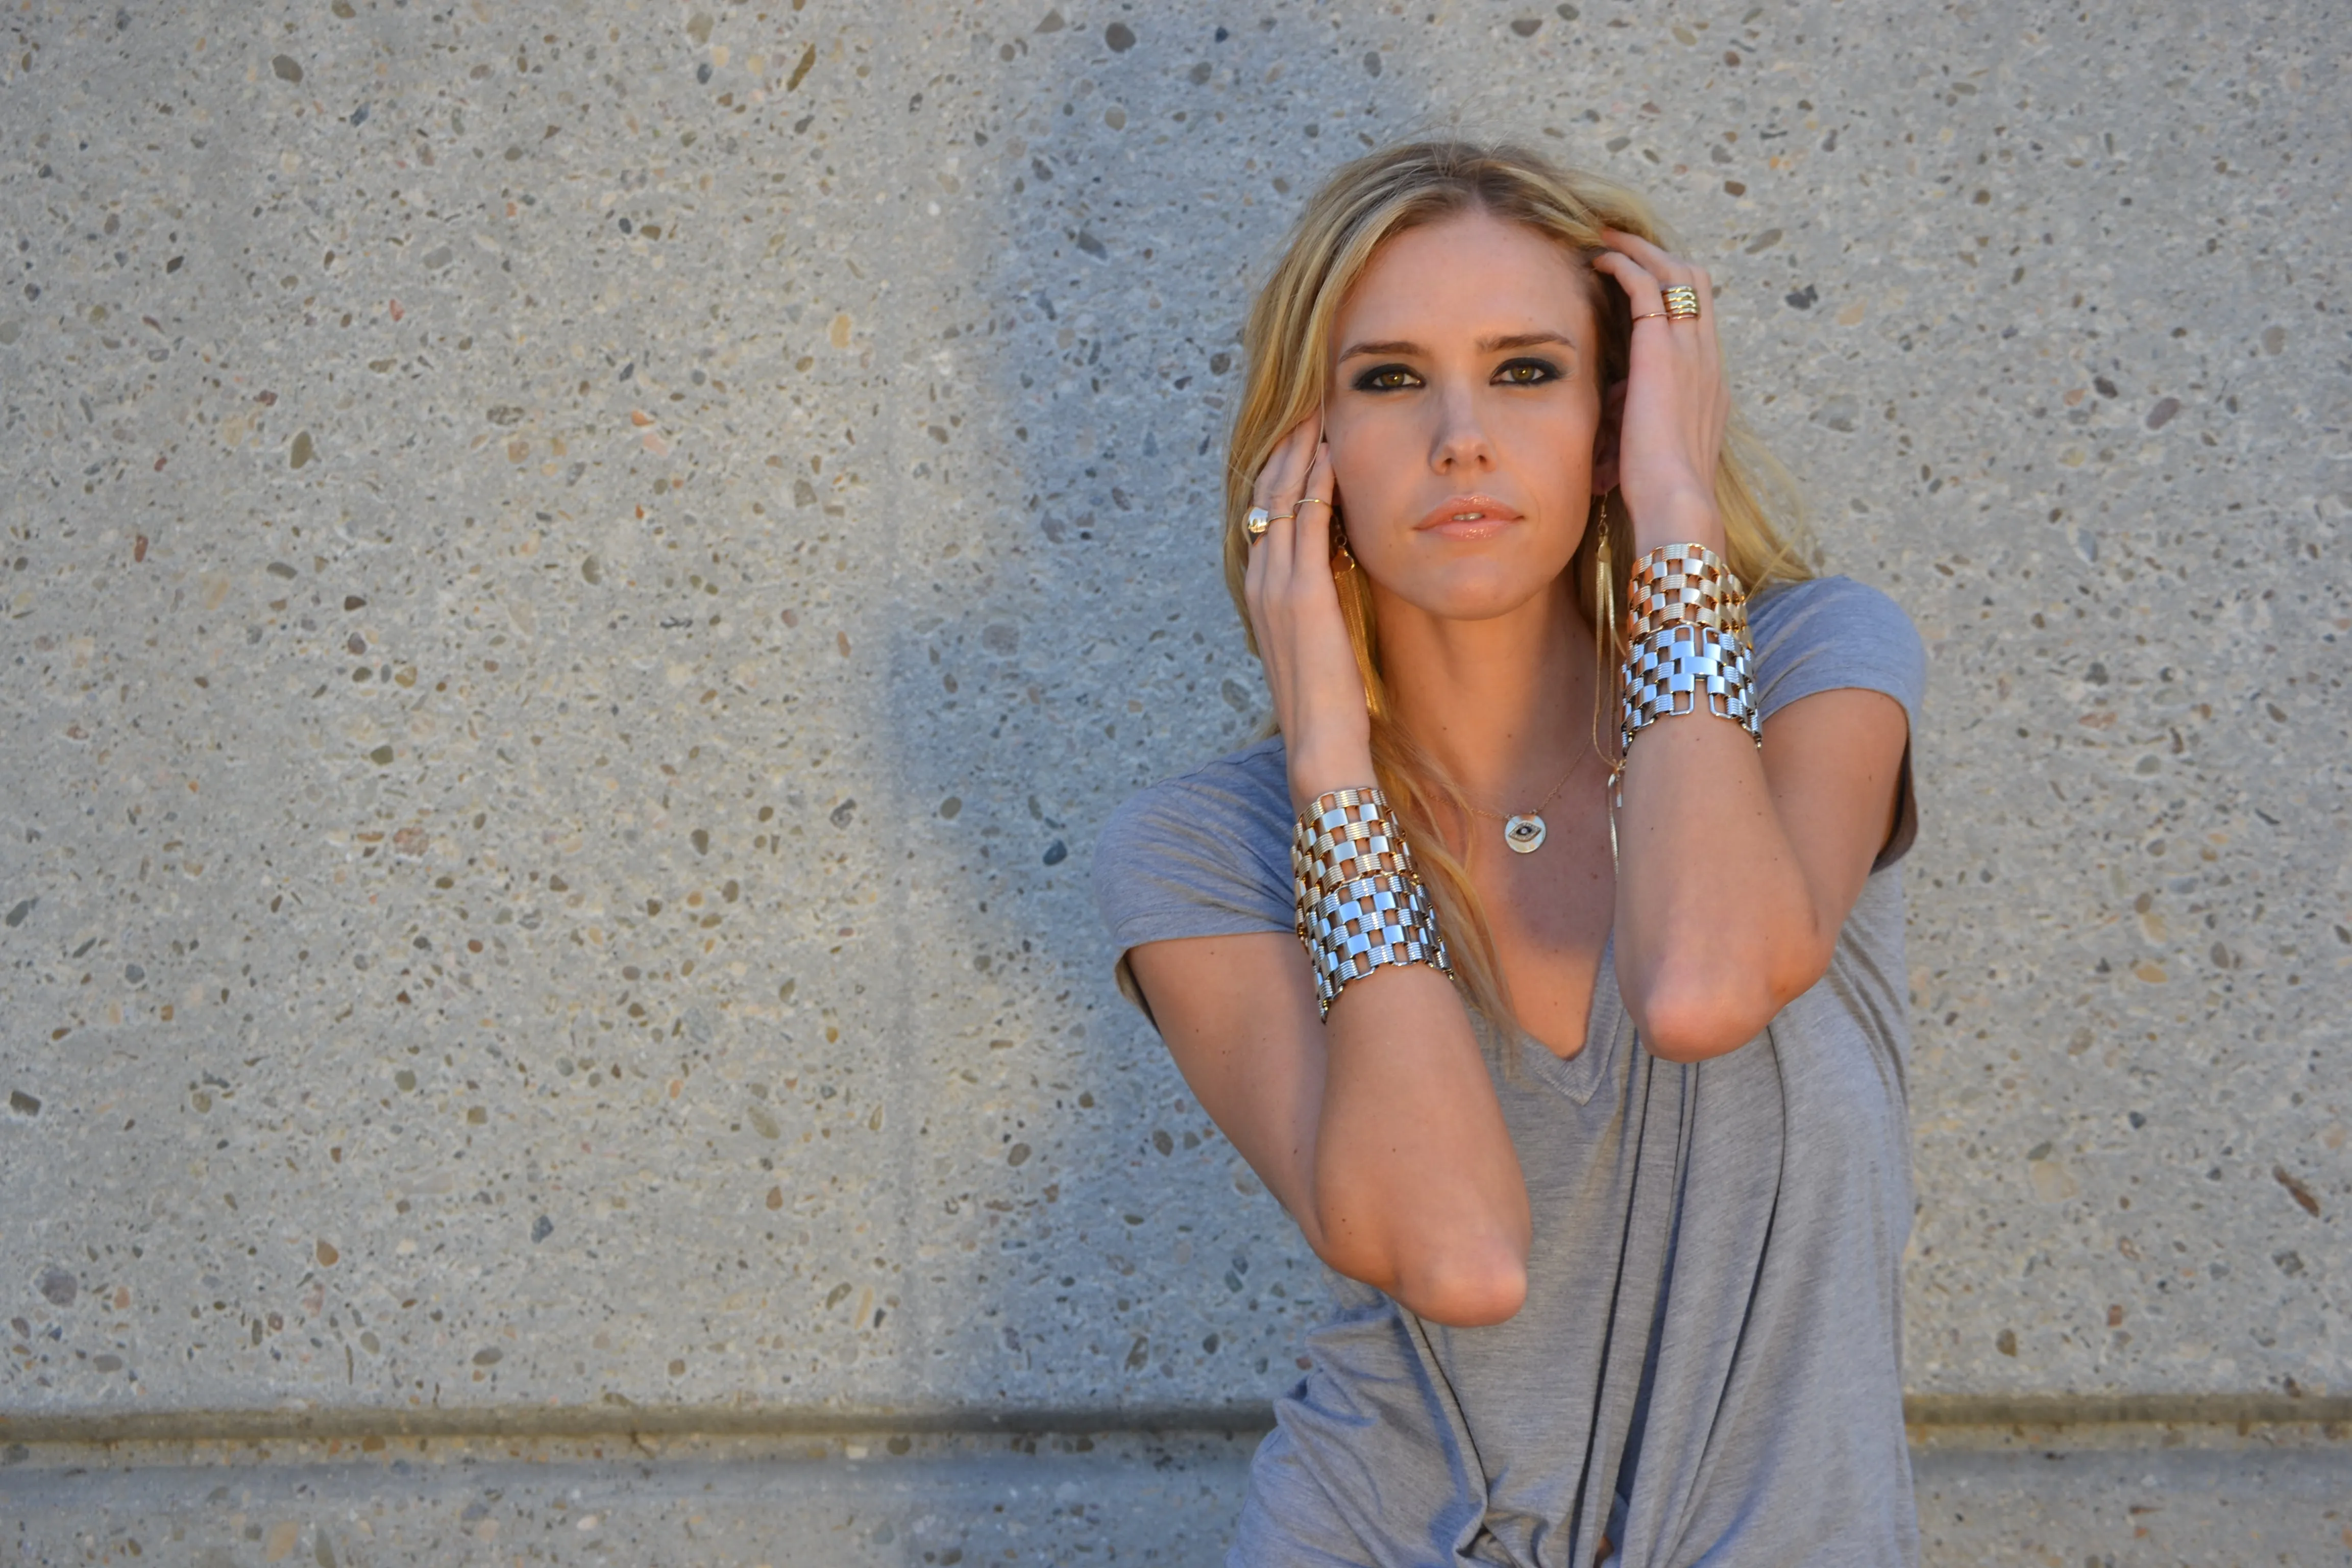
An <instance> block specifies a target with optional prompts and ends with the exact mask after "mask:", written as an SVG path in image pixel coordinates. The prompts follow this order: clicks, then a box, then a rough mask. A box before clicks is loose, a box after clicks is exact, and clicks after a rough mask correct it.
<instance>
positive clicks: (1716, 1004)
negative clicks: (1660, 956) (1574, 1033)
mask: <svg viewBox="0 0 2352 1568" xmlns="http://www.w3.org/2000/svg"><path fill="white" fill-rule="evenodd" d="M1728 967H1729V966H1722V967H1715V968H1714V969H1713V971H1712V972H1711V973H1681V974H1673V973H1669V974H1664V975H1660V976H1658V977H1656V979H1655V980H1654V982H1653V983H1652V984H1648V985H1646V986H1643V987H1642V988H1641V991H1640V994H1637V995H1633V996H1628V997H1627V998H1626V999H1625V1003H1626V1010H1627V1011H1628V1012H1630V1013H1632V1014H1633V1020H1634V1023H1635V1024H1636V1025H1637V1026H1639V1027H1640V1030H1641V1035H1642V1041H1643V1044H1644V1045H1645V1046H1647V1047H1649V1051H1650V1054H1651V1055H1652V1056H1654V1057H1657V1058H1661V1059H1663V1060H1665V1061H1670V1062H1703V1061H1706V1060H1707V1059H1708V1058H1712V1057H1719V1056H1725V1055H1727V1054H1729V1053H1730V1052H1732V1051H1736V1050H1738V1048H1739V1047H1742V1046H1744V1045H1746V1044H1747V1043H1748V1041H1750V1040H1752V1039H1754V1038H1755V1037H1757V1036H1759V1035H1760V1034H1762V1033H1763V1032H1764V1028H1765V1026H1766V1025H1768V1024H1769V1023H1771V1021H1772V1019H1773V1018H1774V1016H1777V1015H1778V1014H1779V1013H1780V1009H1781V1008H1782V1007H1784V1006H1786V1005H1788V1004H1789V1003H1790V1001H1792V1000H1794V999H1795V998H1796V997H1797V996H1799V995H1801V994H1803V993H1804V992H1805V990H1806V989H1808V988H1809V987H1810V986H1811V984H1813V982H1814V981H1816V980H1818V979H1820V978H1821V975H1820V973H1808V974H1805V975H1802V976H1798V975H1778V976H1769V977H1763V978H1759V979H1753V980H1750V979H1746V978H1744V977H1743V978H1735V977H1734V976H1733V975H1731V974H1727V973H1726V969H1727V968H1728Z"/></svg>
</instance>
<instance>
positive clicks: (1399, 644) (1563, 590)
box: [1374, 575, 1593, 813]
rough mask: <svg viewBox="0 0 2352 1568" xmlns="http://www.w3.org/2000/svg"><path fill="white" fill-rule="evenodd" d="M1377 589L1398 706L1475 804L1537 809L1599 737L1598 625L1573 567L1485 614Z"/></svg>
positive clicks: (1385, 666)
mask: <svg viewBox="0 0 2352 1568" xmlns="http://www.w3.org/2000/svg"><path fill="white" fill-rule="evenodd" d="M1375 595H1376V601H1377V602H1376V605H1375V608H1374V615H1375V619H1376V625H1377V626H1378V627H1379V634H1380V651H1381V675H1382V679H1383V681H1384V683H1385V684H1386V686H1387V688H1388V697H1389V704H1390V710H1391V712H1392V713H1393V714H1394V715H1395V718H1396V721H1397V722H1398V724H1400V725H1401V726H1402V728H1403V729H1404V731H1406V733H1408V734H1410V735H1411V736H1412V738H1413V740H1414V741H1415V742H1418V743H1419V744H1420V746H1421V747H1422V749H1423V751H1425V752H1428V753H1429V755H1430V757H1431V758H1432V759H1433V761H1434V762H1435V763H1437V764H1438V766H1440V767H1441V768H1443V769H1444V771H1445V772H1446V773H1447V774H1448V776H1450V777H1451V778H1452V779H1453V780H1454V784H1457V785H1458V786H1460V788H1461V789H1462V790H1463V791H1464V792H1465V794H1466V795H1468V796H1469V798H1470V801H1471V803H1472V804H1473V805H1476V806H1478V807H1479V808H1481V809H1482V810H1492V811H1499V812H1504V813H1509V812H1515V811H1524V810H1527V809H1528V808H1530V807H1532V806H1533V805H1535V803H1536V801H1537V799H1538V797H1539V796H1541V795H1543V794H1544V792H1545V791H1547V790H1549V789H1550V788H1551V787H1552V786H1553V785H1554V784H1558V783H1559V780H1560V777H1561V775H1562V774H1564V773H1567V772H1568V771H1569V770H1570V769H1571V768H1572V767H1574V766H1576V765H1577V763H1579V762H1580V759H1581V756H1582V754H1583V752H1586V751H1587V750H1589V749H1590V747H1591V730H1592V724H1593V718H1592V701H1593V696H1592V691H1593V686H1592V679H1593V675H1592V672H1593V652H1592V627H1591V622H1590V620H1589V619H1588V617H1587V616H1585V615H1584V613H1583V611H1582V610H1581V609H1580V607H1579V606H1578V605H1577V603H1576V597H1575V595H1573V594H1572V593H1571V592H1570V588H1569V582H1568V578H1567V577H1566V576H1565V575H1563V576H1561V577H1560V578H1559V580H1558V581H1557V582H1556V583H1554V584H1553V585H1552V587H1551V589H1550V590H1549V591H1548V592H1546V593H1543V594H1538V595H1536V596H1535V597H1533V598H1531V599H1529V600H1528V602H1527V603H1526V604H1524V605H1520V606H1519V607H1518V608H1517V609H1514V610H1511V611H1508V612H1507V613H1506V614H1503V615H1500V616H1493V617H1491V618H1489V619H1486V620H1476V621H1456V620H1445V619H1442V618H1440V617H1438V616H1432V615H1430V614H1428V613H1427V612H1425V611H1423V610H1421V609H1418V608H1416V607H1415V606H1413V605H1409V604H1406V603H1404V602H1403V601H1402V600H1400V599H1397V598H1395V597H1393V596H1392V595H1387V594H1381V593H1380V592H1379V591H1378V590H1377V589H1376V590H1375Z"/></svg>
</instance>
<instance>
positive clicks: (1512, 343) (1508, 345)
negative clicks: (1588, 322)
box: [1339, 331, 1576, 361]
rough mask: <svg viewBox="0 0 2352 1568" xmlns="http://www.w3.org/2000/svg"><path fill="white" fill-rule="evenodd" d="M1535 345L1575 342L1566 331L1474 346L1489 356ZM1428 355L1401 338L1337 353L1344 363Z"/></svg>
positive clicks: (1516, 334)
mask: <svg viewBox="0 0 2352 1568" xmlns="http://www.w3.org/2000/svg"><path fill="white" fill-rule="evenodd" d="M1538 343H1558V344H1559V345H1560V346H1561V347H1563V348H1568V349H1574V348H1575V347H1576V340H1575V339H1574V338H1571V337H1570V336H1569V335H1568V334H1567V333H1566V332H1555V331H1533V332H1511V333H1508V334H1506V335H1505V336H1502V337H1495V338H1480V339H1479V340H1478V344H1477V347H1478V352H1479V353H1486V354H1491V353H1502V352H1503V351H1505V350H1506V349H1527V348H1533V347H1535V346H1536V345H1537V344H1538ZM1428 352H1429V351H1427V350H1426V349H1424V348H1423V347H1422V346H1421V345H1420V344H1419V343H1416V342H1408V341H1406V340H1405V339H1402V338H1395V339H1390V340H1388V341H1385V342H1364V343H1350V344H1349V346H1348V347H1347V348H1346V349H1344V350H1342V351H1341V352H1340V354H1339V358H1340V359H1341V360H1343V361H1344V360H1351V359H1354V358H1356V357H1357V356H1358V355H1360V354H1404V355H1408V356H1410V355H1416V354H1425V353H1428Z"/></svg>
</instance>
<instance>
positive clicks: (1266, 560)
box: [1242, 412, 1372, 807]
mask: <svg viewBox="0 0 2352 1568" xmlns="http://www.w3.org/2000/svg"><path fill="white" fill-rule="evenodd" d="M1251 500H1252V503H1253V504H1254V505H1256V506H1261V507H1264V508H1265V510H1266V511H1267V512H1268V513H1269V514H1270V516H1271V517H1272V519H1273V521H1272V522H1271V523H1270V524H1269V525H1268V527H1267V529H1266V531H1265V535H1264V537H1262V538H1260V539H1258V540H1257V541H1256V542H1254V543H1252V544H1251V546H1250V554H1249V570H1248V572H1247V573H1246V574H1244V577H1243V579H1242V589H1243V598H1244V602H1245V603H1246V604H1247V605H1248V606H1249V617H1250V629H1251V630H1252V631H1253V632H1255V634H1256V636H1257V651H1258V659H1259V662H1260V663H1261V664H1263V665H1264V666H1265V683H1266V687H1267V689H1269V690H1270V691H1271V692H1272V693H1273V696H1274V713H1275V720H1276V722H1277V723H1278V724H1280V725H1281V726H1282V735H1283V744H1284V749H1285V751H1286V752H1287V754H1288V758H1289V767H1290V796H1291V804H1292V805H1295V806H1302V807H1303V806H1304V805H1307V802H1309V801H1311V800H1313V799H1315V798H1316V797H1317V796H1318V795H1323V794H1326V793H1327V792H1328V791H1331V790H1335V789H1357V788H1361V787H1363V786H1364V785H1366V784H1370V783H1371V782H1372V722H1371V712H1370V707H1369V705H1368V703H1367V702H1366V700H1365V695H1364V679H1363V675H1362V672H1361V671H1360V670H1359V669H1358V668H1356V650H1355V646H1354V644H1352V643H1351V642H1350V641H1349V637H1348V623H1347V621H1346V619H1345V617H1343V616H1341V614H1340V612H1339V586H1338V584H1336V583H1335V582H1334V581H1333V579H1332V574H1331V500H1332V480H1331V451H1330V447H1328V445H1327V444H1326V443H1325V442H1324V440H1323V419H1322V415H1321V414H1320V413H1319V412H1318V413H1315V414H1310V415H1308V416H1307V417H1306V418H1304V419H1302V420H1300V421H1299V422H1298V423H1297V425H1295V426H1292V427H1291V429H1290V432H1289V433H1288V434H1287V435H1286V436H1285V437H1283V438H1282V440H1281V442H1280V444H1279V445H1277V446H1276V447H1275V449H1274V455H1273V456H1272V457H1270V458H1267V459H1266V462H1265V468H1261V469H1259V470H1258V476H1257V484H1256V486H1255V489H1254V491H1253V493H1252V497H1251Z"/></svg>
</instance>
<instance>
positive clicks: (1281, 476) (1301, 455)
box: [1254, 410, 1322, 512]
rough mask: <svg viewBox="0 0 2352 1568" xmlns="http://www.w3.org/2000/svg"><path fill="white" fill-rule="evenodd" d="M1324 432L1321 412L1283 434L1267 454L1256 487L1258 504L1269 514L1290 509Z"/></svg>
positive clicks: (1301, 421)
mask: <svg viewBox="0 0 2352 1568" xmlns="http://www.w3.org/2000/svg"><path fill="white" fill-rule="evenodd" d="M1321 432H1322V419H1321V416H1320V410H1318V411H1317V412H1316V413H1313V414H1309V415H1308V416H1307V417H1306V418H1304V419H1301V420H1300V421H1299V422H1298V423H1297V424H1296V425H1293V426H1291V427H1290V428H1289V429H1287V430H1286V431H1284V432H1283V435H1282V439H1281V440H1279V441H1277V442H1276V443H1275V447H1274V450H1273V451H1272V452H1271V453H1270V454H1268V455H1267V457H1266V459H1265V467H1264V468H1260V469H1259V470H1258V474H1257V483H1256V485H1255V487H1254V489H1255V497H1256V500H1257V504H1258V505H1260V506H1262V507H1264V508H1265V510H1268V511H1276V512H1279V511H1288V510H1290V501H1291V500H1292V498H1294V497H1296V496H1297V494H1298V487H1299V484H1300V482H1301V481H1302V480H1303V479H1305V478H1306V474H1307V465H1308V464H1309V463H1311V462H1312V461H1313V460H1314V453H1315V443H1316V441H1317V439H1318V437H1319V436H1320V435H1321Z"/></svg>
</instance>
